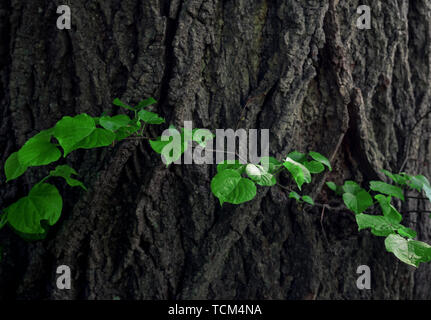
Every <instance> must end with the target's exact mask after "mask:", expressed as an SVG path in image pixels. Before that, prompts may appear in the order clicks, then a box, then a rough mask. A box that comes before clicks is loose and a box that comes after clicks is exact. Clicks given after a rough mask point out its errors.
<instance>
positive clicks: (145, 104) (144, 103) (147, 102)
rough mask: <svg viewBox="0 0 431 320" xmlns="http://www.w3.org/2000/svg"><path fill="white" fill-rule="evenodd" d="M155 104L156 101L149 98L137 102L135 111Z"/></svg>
mask: <svg viewBox="0 0 431 320" xmlns="http://www.w3.org/2000/svg"><path fill="white" fill-rule="evenodd" d="M155 103H157V100H155V99H154V98H151V97H150V98H148V99H145V100H142V101H141V102H139V104H138V106H137V107H136V109H142V108H146V107H148V106H151V105H152V104H155Z"/></svg>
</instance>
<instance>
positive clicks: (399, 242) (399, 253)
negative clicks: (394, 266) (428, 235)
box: [385, 234, 431, 267]
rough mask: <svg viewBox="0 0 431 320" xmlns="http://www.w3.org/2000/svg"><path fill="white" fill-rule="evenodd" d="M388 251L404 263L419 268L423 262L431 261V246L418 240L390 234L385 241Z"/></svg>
mask: <svg viewBox="0 0 431 320" xmlns="http://www.w3.org/2000/svg"><path fill="white" fill-rule="evenodd" d="M385 246H386V250H388V251H389V252H392V253H393V254H394V255H395V256H396V257H397V258H398V259H400V260H401V261H402V262H404V263H407V264H409V265H412V266H414V267H418V266H419V264H420V263H421V262H429V261H431V246H430V245H428V244H426V243H424V242H421V241H416V240H410V239H409V240H406V239H404V238H403V237H401V236H399V235H396V234H390V235H389V236H388V237H387V238H386V240H385Z"/></svg>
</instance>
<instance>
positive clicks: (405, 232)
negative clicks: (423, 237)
mask: <svg viewBox="0 0 431 320" xmlns="http://www.w3.org/2000/svg"><path fill="white" fill-rule="evenodd" d="M397 231H398V233H399V234H400V235H401V236H403V237H406V238H410V239H414V238H416V237H417V233H416V231H414V230H412V229H410V228H407V227H405V226H403V225H400V227H399V228H398V230H397Z"/></svg>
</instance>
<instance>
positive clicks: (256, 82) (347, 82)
mask: <svg viewBox="0 0 431 320" xmlns="http://www.w3.org/2000/svg"><path fill="white" fill-rule="evenodd" d="M66 2H68V1H66ZM69 4H70V6H71V9H72V25H73V28H72V30H70V31H59V30H57V29H55V21H56V18H57V15H56V14H55V12H56V6H55V5H54V4H46V3H45V1H41V0H35V1H31V2H28V1H27V2H25V1H18V0H8V1H2V2H1V3H0V34H1V37H0V39H1V40H0V41H1V46H0V58H1V59H0V108H1V109H0V111H1V112H0V113H1V115H2V118H1V124H0V147H1V150H2V151H3V152H2V154H1V163H0V164H1V165H2V166H3V164H4V161H5V160H6V158H7V156H8V155H9V154H10V153H12V152H13V151H15V150H17V149H18V148H19V147H20V146H21V145H22V144H23V143H24V142H25V141H26V139H28V138H29V137H31V136H32V135H34V134H35V133H36V132H37V131H38V130H42V129H45V128H48V127H50V126H52V125H53V124H54V123H55V122H56V121H57V120H59V119H60V118H61V117H62V116H65V115H74V114H78V113H82V112H86V113H89V114H91V115H94V116H96V115H99V114H100V113H101V112H102V111H104V110H107V111H109V112H113V113H118V112H120V111H119V110H118V109H116V108H115V107H113V106H112V105H111V101H112V100H113V98H114V97H120V98H121V99H122V100H125V101H127V102H130V103H136V102H138V101H139V100H140V99H141V98H143V97H147V96H154V97H155V98H157V99H158V100H159V101H160V103H159V104H158V105H157V110H156V111H157V112H159V113H161V114H162V115H163V116H164V117H165V118H166V119H167V120H168V122H170V123H172V124H175V125H181V124H182V122H183V121H185V120H193V124H194V126H195V127H204V128H208V129H210V130H213V131H214V130H215V129H216V128H235V127H236V125H237V123H239V127H243V128H246V129H248V128H270V131H271V148H270V150H271V153H272V154H273V155H274V156H277V157H278V158H282V157H283V156H285V155H286V154H287V152H289V151H290V150H293V149H298V150H300V151H308V150H316V151H319V152H322V153H323V154H326V155H328V156H329V157H330V158H331V160H332V162H333V163H334V170H333V172H332V173H331V174H329V175H326V176H322V177H319V178H318V179H317V180H316V181H315V182H314V183H313V185H312V186H309V187H307V189H306V190H305V191H304V192H308V193H310V194H312V195H313V196H314V197H315V198H316V199H318V200H319V201H320V202H325V201H330V202H331V203H336V199H333V197H332V195H331V194H330V193H329V192H328V190H327V189H326V188H324V187H323V185H324V181H325V179H326V178H328V179H331V180H334V181H336V182H338V183H340V182H341V181H342V180H345V179H355V180H359V181H364V182H366V181H368V180H370V179H374V178H376V177H379V176H380V173H379V172H380V169H382V168H387V169H389V170H393V171H397V170H399V169H400V167H402V166H403V163H404V160H405V159H407V162H405V164H406V165H405V170H406V171H407V172H412V173H416V172H417V173H422V174H425V175H427V176H431V175H430V166H429V162H428V160H427V159H428V158H429V154H430V151H431V144H430V134H429V132H430V129H431V122H430V119H429V117H425V118H424V119H422V120H421V121H420V122H418V121H419V120H420V119H421V117H422V116H423V115H425V114H427V112H428V110H429V108H430V107H429V105H430V87H429V83H430V76H431V72H430V67H431V61H430V41H429V39H430V35H431V29H430V23H429V18H428V17H429V15H430V14H431V6H430V4H429V3H428V1H426V0H417V1H407V0H389V1H362V2H361V3H359V1H355V0H349V1H343V2H339V1H334V0H331V1H314V0H310V1H300V2H298V1H290V0H289V1H265V0H251V1H245V0H236V1H221V0H188V1H179V0H178V1H156V0H148V1H138V0H127V1H118V0H110V1H92V2H91V3H88V2H85V1H78V0H76V1H72V2H70V1H69ZM360 4H368V5H370V6H371V8H372V15H373V20H372V29H371V30H358V29H357V28H356V27H355V23H356V18H357V14H356V8H357V7H358V6H359V5H360ZM247 101H250V103H249V104H248V105H247V107H246V108H244V109H243V106H244V105H245V104H246V102H247ZM158 130H159V129H157V128H156V129H150V130H149V131H148V134H151V135H156V134H159V133H160V131H158ZM410 132H411V134H409V133H410ZM70 164H71V165H72V166H73V167H75V168H76V169H77V170H78V172H80V174H81V175H82V177H83V179H84V181H85V183H86V185H87V186H89V189H90V190H89V192H87V193H84V192H80V191H78V190H71V189H69V188H65V187H64V188H62V190H61V192H62V194H63V195H64V199H65V208H64V210H63V214H62V219H61V221H60V222H59V224H58V225H57V226H55V227H54V228H52V230H51V231H50V234H49V237H48V238H47V239H46V240H44V241H40V242H34V243H27V242H25V241H23V240H21V239H19V238H18V237H17V236H16V235H14V234H13V233H12V232H10V231H8V230H2V232H1V234H0V241H1V243H3V244H4V246H5V259H4V262H3V263H2V264H1V265H0V297H1V298H18V299H31V298H43V299H76V298H81V299H113V298H114V297H120V298H121V299H173V298H184V299H191V298H200V299H222V298H223V299H234V298H243V299H244V298H251V299H254V298H261V299H266V298H268V299H310V298H311V299H328V298H335V299H346V298H347V299H348V298H362V299H366V298H374V299H387V298H392V299H396V298H400V299H411V298H418V299H429V298H431V293H430V292H429V290H427V287H426V285H425V284H426V283H427V282H429V281H430V280H431V279H430V271H431V269H430V268H431V267H430V266H429V265H422V266H421V267H420V268H418V269H417V270H414V269H413V268H410V267H407V266H405V265H404V264H402V263H399V262H398V261H397V260H396V259H395V258H394V257H393V256H392V255H391V254H389V253H386V252H385V250H384V245H383V241H382V239H381V238H376V237H373V236H371V235H370V234H369V233H368V232H361V233H358V232H357V228H356V227H355V222H354V218H353V217H352V215H351V214H349V213H348V212H340V211H337V212H330V211H328V210H326V213H325V216H324V220H323V227H324V228H325V232H326V235H327V241H325V239H324V236H323V231H322V226H321V222H320V214H321V212H320V208H314V209H309V208H302V207H298V206H297V205H296V204H295V203H292V202H291V201H290V200H289V199H288V197H287V194H286V191H285V190H282V189H279V188H276V187H274V188H271V189H269V190H267V189H262V190H259V195H258V197H257V198H256V199H255V200H253V201H252V202H250V203H246V204H244V205H241V206H229V205H225V206H224V207H223V208H220V206H219V204H218V203H217V201H216V199H215V198H214V197H213V196H212V195H211V194H210V189H209V186H210V180H211V177H212V176H213V175H214V173H215V168H214V166H196V165H182V166H172V167H170V168H169V169H166V168H165V167H164V165H163V164H162V163H161V161H160V159H158V158H157V157H155V156H154V154H153V153H152V151H151V150H150V149H149V147H148V146H147V145H146V144H145V143H140V142H138V141H128V142H124V143H122V144H120V145H117V146H115V147H113V148H106V149H103V150H97V151H78V152H74V153H73V154H72V155H71V159H70ZM44 170H48V168H43V169H42V170H40V169H31V170H30V171H29V172H28V173H27V174H26V175H25V176H24V177H22V178H20V179H19V180H17V181H15V182H12V183H10V184H7V185H5V184H2V185H0V207H4V206H6V205H8V204H10V203H12V202H14V201H16V199H18V198H19V197H20V196H22V195H24V194H26V192H28V190H29V188H30V187H31V186H32V185H33V184H34V183H35V182H36V181H38V179H40V178H41V177H42V176H43V174H44ZM2 174H3V173H2ZM1 178H2V180H4V176H2V177H1ZM402 209H403V211H405V212H407V211H411V210H417V209H428V210H429V207H428V208H426V207H424V203H423V202H421V201H420V200H418V199H409V201H408V202H407V203H406V204H405V205H403V208H402ZM404 219H405V220H406V221H407V222H408V225H409V226H411V227H413V228H415V229H416V230H417V231H418V235H419V236H418V238H419V239H420V240H423V241H427V242H429V243H431V236H430V232H431V223H430V222H429V219H428V217H427V215H424V214H420V213H409V214H405V215H404ZM60 264H67V265H69V266H71V269H72V273H73V284H72V290H70V291H67V292H64V291H60V290H57V289H56V288H55V270H56V267H57V266H58V265H60ZM361 264H367V265H369V266H370V267H371V270H372V276H373V284H372V286H373V290H371V291H359V290H358V289H357V288H356V285H355V283H356V278H357V275H356V268H357V267H358V266H359V265H361Z"/></svg>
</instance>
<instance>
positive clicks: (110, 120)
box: [99, 114, 132, 131]
mask: <svg viewBox="0 0 431 320" xmlns="http://www.w3.org/2000/svg"><path fill="white" fill-rule="evenodd" d="M131 121H132V120H131V119H130V118H129V117H128V116H126V115H125V114H119V115H116V116H113V117H109V116H104V117H101V118H100V120H99V124H100V125H101V126H102V127H103V128H105V129H107V130H109V131H117V130H118V129H120V128H123V127H126V126H128V125H129V124H130V122H131Z"/></svg>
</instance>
